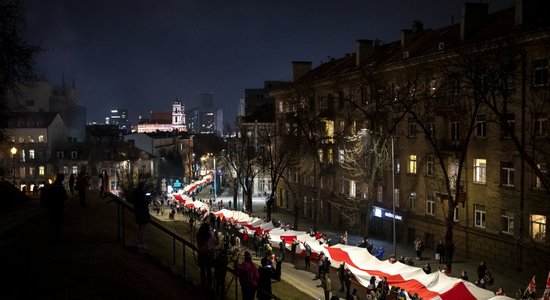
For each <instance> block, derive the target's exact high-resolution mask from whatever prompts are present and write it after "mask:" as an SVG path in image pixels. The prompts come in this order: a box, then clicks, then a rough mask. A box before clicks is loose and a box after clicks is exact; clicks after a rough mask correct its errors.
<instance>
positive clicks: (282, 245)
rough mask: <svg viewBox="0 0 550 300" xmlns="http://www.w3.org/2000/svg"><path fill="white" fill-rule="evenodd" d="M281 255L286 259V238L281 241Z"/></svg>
mask: <svg viewBox="0 0 550 300" xmlns="http://www.w3.org/2000/svg"><path fill="white" fill-rule="evenodd" d="M279 257H282V259H285V240H283V239H281V241H280V242H279Z"/></svg>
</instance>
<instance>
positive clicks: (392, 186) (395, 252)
mask: <svg viewBox="0 0 550 300" xmlns="http://www.w3.org/2000/svg"><path fill="white" fill-rule="evenodd" d="M391 188H392V193H393V195H392V205H391V206H392V214H393V219H392V222H393V224H392V225H393V254H394V255H395V256H396V257H397V248H396V243H395V152H394V145H393V135H392V136H391Z"/></svg>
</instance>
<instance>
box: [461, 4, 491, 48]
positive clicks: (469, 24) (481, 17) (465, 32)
mask: <svg viewBox="0 0 550 300" xmlns="http://www.w3.org/2000/svg"><path fill="white" fill-rule="evenodd" d="M488 15H489V4H487V3H464V8H463V10H462V22H461V23H460V39H461V40H462V41H464V40H465V39H466V38H468V37H470V36H472V34H473V33H474V32H476V31H477V30H479V29H480V28H481V27H482V26H483V25H485V22H486V20H487V17H488Z"/></svg>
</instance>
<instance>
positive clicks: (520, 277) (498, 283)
mask: <svg viewBox="0 0 550 300" xmlns="http://www.w3.org/2000/svg"><path fill="white" fill-rule="evenodd" d="M228 192H229V191H228V190H227V189H226V191H224V193H222V195H221V196H218V197H217V200H218V201H219V200H220V199H223V201H224V203H227V201H230V200H231V201H232V196H231V195H228ZM201 196H202V195H201ZM199 197H200V196H199ZM204 197H205V198H207V196H206V195H205V196H204ZM264 206H265V200H264V199H263V198H262V197H254V199H253V215H254V216H257V217H261V218H263V217H265V212H263V207H264ZM272 218H273V219H276V220H281V221H283V222H285V223H290V224H293V223H294V216H293V215H292V213H291V212H288V211H285V210H283V209H282V208H278V209H277V211H276V212H275V213H273V214H272ZM310 227H311V228H313V222H312V221H311V220H309V219H306V218H303V217H301V218H300V222H299V227H298V228H296V230H300V231H305V230H307V229H308V228H310ZM317 227H318V228H319V230H320V232H322V233H324V234H326V235H327V236H329V237H330V238H331V239H332V241H338V238H339V237H340V235H341V234H342V233H343V232H344V231H345V230H346V229H344V228H338V227H337V226H335V225H327V224H318V226H317ZM362 239H363V237H362V236H359V235H356V234H349V232H348V245H357V244H358V243H359V242H360V241H361V240H362ZM369 241H371V242H372V243H373V244H374V249H376V248H377V247H379V246H382V247H384V249H385V253H384V259H388V258H389V257H390V255H391V254H393V252H394V251H393V249H394V247H393V241H391V240H381V239H376V238H369ZM395 248H396V252H397V253H396V256H397V257H400V256H404V257H412V258H414V257H416V252H415V251H414V245H412V244H411V245H409V244H406V243H397V244H396V247H395ZM422 256H423V259H422V260H420V261H419V260H415V266H417V267H422V266H423V265H424V264H426V263H429V264H430V266H431V268H432V272H436V271H437V270H438V268H439V267H441V268H443V265H441V264H439V262H438V261H436V260H435V249H428V248H427V249H426V250H425V251H424V252H423V254H422ZM486 263H487V266H488V267H489V269H490V271H491V272H492V274H493V277H494V279H495V282H494V284H493V285H492V286H488V287H487V289H488V290H490V291H493V292H495V291H496V290H497V289H498V288H500V287H502V288H503V289H504V291H505V292H506V295H507V296H509V297H512V298H513V297H514V294H515V292H516V291H517V290H518V289H521V290H522V291H524V290H525V288H526V287H527V285H528V283H529V281H530V280H531V278H532V277H533V274H530V273H528V272H526V271H523V272H515V271H512V270H508V269H506V267H504V266H498V265H492V264H491V262H490V261H487V262H486ZM478 264H479V261H478V260H474V259H466V258H464V257H462V256H460V253H456V254H455V256H454V261H453V265H452V273H451V276H452V277H459V276H460V273H461V272H462V271H466V272H467V273H468V276H469V281H470V282H474V281H476V280H477V266H478ZM297 265H299V266H300V267H301V266H302V265H303V262H301V261H298V263H297ZM300 267H294V266H293V265H292V264H289V263H285V264H284V267H283V278H284V279H285V280H289V282H293V280H298V281H299V282H297V283H296V284H300V287H301V286H304V291H306V292H308V293H309V291H312V293H309V294H310V295H312V296H314V297H320V296H321V295H322V291H321V289H320V288H317V287H316V285H317V284H319V281H311V279H310V280H309V282H307V280H306V279H307V277H308V276H307V275H306V274H304V273H305V272H306V271H304V270H303V269H300ZM313 268H314V265H312V269H313ZM286 272H288V276H287V277H285V276H284V275H285V273H286ZM310 278H313V277H312V276H311V275H310ZM539 280H544V279H539ZM333 288H334V289H336V288H339V283H338V282H337V280H336V281H335V280H333ZM314 291H315V292H314Z"/></svg>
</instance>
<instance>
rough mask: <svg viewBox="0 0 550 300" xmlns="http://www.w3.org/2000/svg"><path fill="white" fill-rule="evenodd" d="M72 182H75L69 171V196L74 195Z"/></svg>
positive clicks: (72, 174)
mask: <svg viewBox="0 0 550 300" xmlns="http://www.w3.org/2000/svg"><path fill="white" fill-rule="evenodd" d="M74 183H75V178H74V173H71V177H69V190H70V191H71V196H72V195H74Z"/></svg>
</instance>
